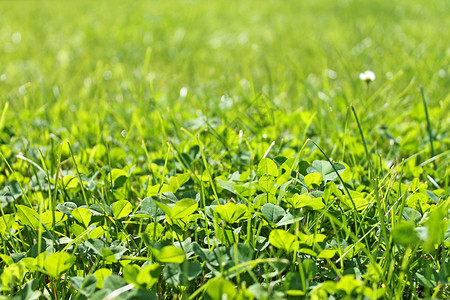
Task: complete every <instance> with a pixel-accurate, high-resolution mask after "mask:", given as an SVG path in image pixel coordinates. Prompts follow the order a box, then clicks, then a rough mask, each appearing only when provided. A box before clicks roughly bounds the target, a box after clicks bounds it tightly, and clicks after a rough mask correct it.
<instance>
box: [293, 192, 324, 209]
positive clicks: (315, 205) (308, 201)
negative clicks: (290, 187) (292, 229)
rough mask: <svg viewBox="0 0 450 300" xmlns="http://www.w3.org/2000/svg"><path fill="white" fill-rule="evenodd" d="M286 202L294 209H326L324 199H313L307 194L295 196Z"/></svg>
mask: <svg viewBox="0 0 450 300" xmlns="http://www.w3.org/2000/svg"><path fill="white" fill-rule="evenodd" d="M286 202H288V203H289V204H290V205H292V207H293V208H294V209H298V208H302V207H310V208H311V209H312V210H321V209H322V208H324V207H325V204H324V203H323V202H322V198H319V197H317V198H311V197H309V196H308V195H306V194H303V195H299V194H295V195H294V196H292V198H288V199H286Z"/></svg>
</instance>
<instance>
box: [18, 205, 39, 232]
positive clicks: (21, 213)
mask: <svg viewBox="0 0 450 300" xmlns="http://www.w3.org/2000/svg"><path fill="white" fill-rule="evenodd" d="M16 210H17V214H16V217H17V218H18V220H19V222H20V223H22V224H23V225H25V226H29V227H31V228H33V229H37V228H38V226H39V220H38V219H37V217H38V214H37V212H36V211H35V210H33V209H31V208H29V207H27V206H25V205H16Z"/></svg>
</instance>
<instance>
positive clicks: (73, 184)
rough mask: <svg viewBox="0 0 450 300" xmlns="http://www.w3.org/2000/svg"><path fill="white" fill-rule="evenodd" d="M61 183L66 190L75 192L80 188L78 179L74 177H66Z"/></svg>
mask: <svg viewBox="0 0 450 300" xmlns="http://www.w3.org/2000/svg"><path fill="white" fill-rule="evenodd" d="M61 183H62V185H63V187H64V189H66V190H74V189H77V188H78V187H79V182H78V179H77V178H76V177H75V176H73V175H66V176H64V177H63V178H62V181H61Z"/></svg>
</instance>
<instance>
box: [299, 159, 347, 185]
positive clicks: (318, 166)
mask: <svg viewBox="0 0 450 300" xmlns="http://www.w3.org/2000/svg"><path fill="white" fill-rule="evenodd" d="M333 166H334V168H335V169H336V171H337V172H338V174H339V175H340V174H342V173H343V172H344V171H345V166H344V165H343V164H339V163H334V164H333ZM333 166H332V165H331V164H330V163H329V162H328V161H326V160H315V161H313V163H312V165H311V167H309V168H308V169H307V170H306V171H307V172H308V174H311V173H320V174H322V178H323V180H324V181H332V180H335V179H336V178H338V175H337V174H336V172H335V171H334V169H333Z"/></svg>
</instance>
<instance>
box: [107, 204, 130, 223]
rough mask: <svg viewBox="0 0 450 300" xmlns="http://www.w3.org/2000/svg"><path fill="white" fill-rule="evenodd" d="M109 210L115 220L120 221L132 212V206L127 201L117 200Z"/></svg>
mask: <svg viewBox="0 0 450 300" xmlns="http://www.w3.org/2000/svg"><path fill="white" fill-rule="evenodd" d="M111 209H112V212H113V214H114V216H115V217H116V219H122V218H125V217H127V216H128V215H129V214H130V213H131V212H132V211H133V206H132V205H131V203H130V202H129V201H127V200H119V201H116V202H114V203H113V204H112V207H111Z"/></svg>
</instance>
